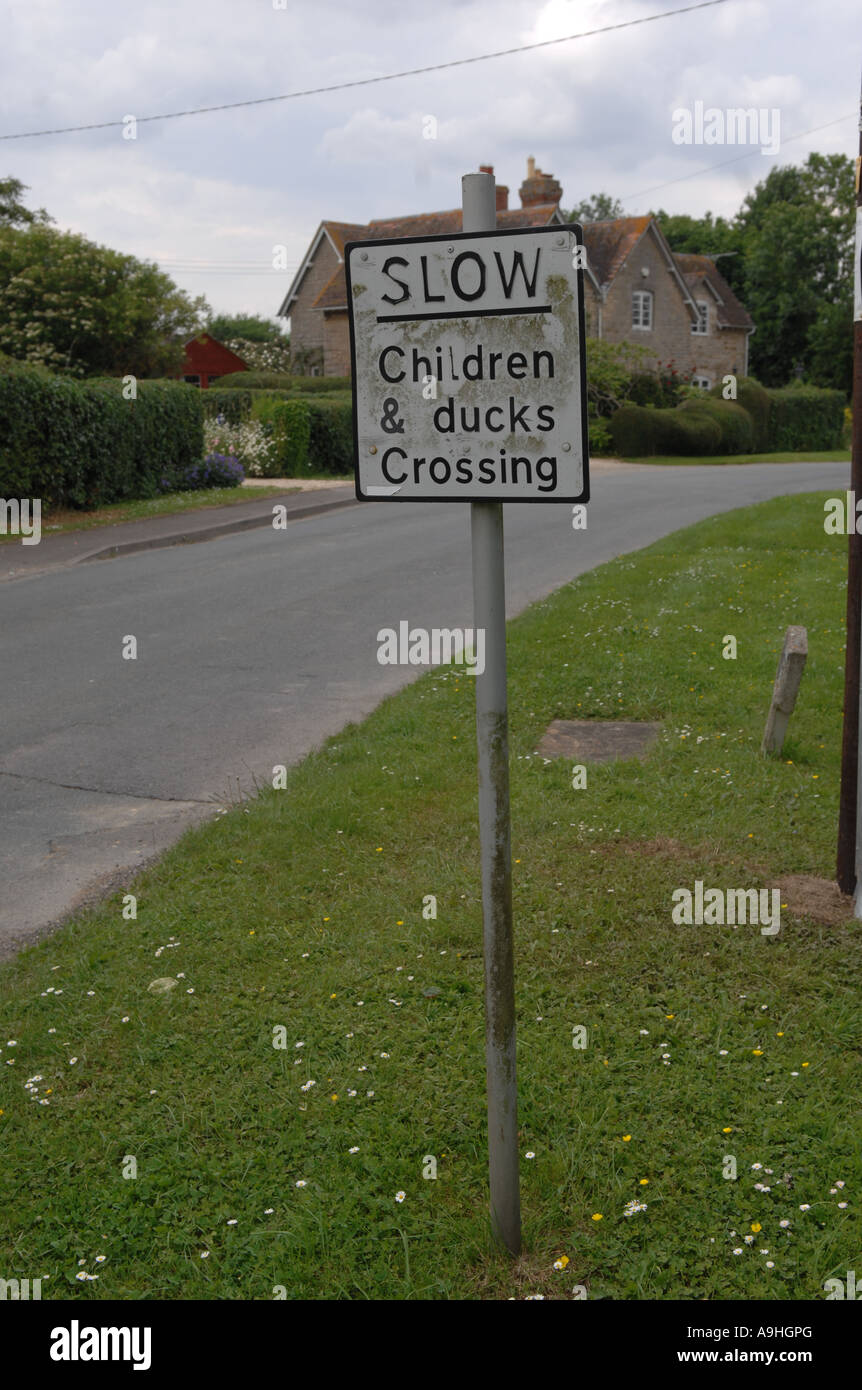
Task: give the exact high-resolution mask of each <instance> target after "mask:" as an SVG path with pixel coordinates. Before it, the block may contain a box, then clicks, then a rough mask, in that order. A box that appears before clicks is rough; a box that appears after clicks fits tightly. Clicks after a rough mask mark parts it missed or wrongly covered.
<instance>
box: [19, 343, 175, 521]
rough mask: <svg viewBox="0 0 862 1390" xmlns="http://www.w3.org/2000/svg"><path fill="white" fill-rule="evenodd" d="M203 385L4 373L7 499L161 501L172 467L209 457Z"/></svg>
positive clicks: (38, 371) (24, 368)
mask: <svg viewBox="0 0 862 1390" xmlns="http://www.w3.org/2000/svg"><path fill="white" fill-rule="evenodd" d="M200 394H201V393H200V391H199V390H198V389H197V387H194V386H186V385H184V384H183V383H181V382H176V381H139V382H138V383H137V398H136V399H135V400H125V399H124V397H123V384H122V381H120V380H119V379H117V378H105V379H98V380H87V381H80V380H77V379H74V378H71V377H59V376H54V375H53V374H52V373H51V372H48V371H46V370H45V369H43V368H38V367H31V366H28V365H26V364H24V363H16V364H14V365H11V366H10V365H9V364H8V363H4V364H3V366H2V367H0V496H6V497H9V496H19V497H27V496H29V497H39V498H41V499H42V502H43V504H44V505H45V506H48V507H50V506H66V507H80V508H87V507H99V506H102V505H104V504H106V503H108V502H116V501H120V500H123V499H130V498H138V497H155V496H156V495H157V493H158V492H159V491H160V490H161V488H162V480H163V478H164V477H165V476H166V475H167V474H168V472H169V471H170V470H171V469H174V468H179V469H186V468H189V467H192V466H194V465H195V464H197V463H199V462H200V459H201V456H202V454H203V411H202V408H201V402H200Z"/></svg>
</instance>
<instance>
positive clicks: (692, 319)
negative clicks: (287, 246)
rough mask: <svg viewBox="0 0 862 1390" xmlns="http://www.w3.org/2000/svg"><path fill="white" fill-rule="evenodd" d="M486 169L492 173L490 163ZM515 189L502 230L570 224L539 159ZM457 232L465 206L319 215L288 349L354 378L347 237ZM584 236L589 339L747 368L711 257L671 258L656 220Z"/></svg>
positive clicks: (717, 368) (503, 192)
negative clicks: (364, 217)
mask: <svg viewBox="0 0 862 1390" xmlns="http://www.w3.org/2000/svg"><path fill="white" fill-rule="evenodd" d="M480 169H481V170H482V171H484V172H486V173H493V172H494V171H493V168H492V167H491V166H489V165H481V166H480ZM518 195H519V199H520V203H521V206H520V207H519V208H510V207H509V189H508V188H507V187H505V185H502V184H498V185H497V226H498V227H500V228H515V227H545V226H549V225H551V224H554V223H562V224H564V223H565V218H564V217H563V215H562V213H561V212H560V200H561V198H562V196H563V190H562V188H561V187H560V184H559V183H558V182H557V180H556V179H555V178H554V177H553V175H551V174H545V173H543V172H542V170H541V169H537V168H536V163H535V160H534V159H532V158H531V159H528V161H527V176H526V178H525V179H524V181H523V183H522V184H521V187H520V189H519V190H518ZM460 231H461V209H460V208H454V209H452V210H450V211H448V212H429V213H418V214H415V215H413V216H407V217H392V218H378V219H376V220H374V221H372V222H368V223H361V224H360V223H349V222H329V221H326V222H321V224H320V226H319V227H318V229H317V231H316V233H315V235H314V238H313V239H312V242H311V245H310V246H309V248H308V252H307V253H306V255H305V257H304V259H303V261H302V264H301V265H300V267H299V270H298V271H297V274H296V276H295V277H294V280H293V283H292V284H291V286H290V289H289V290H288V292H287V294H286V295H285V297H284V300H283V302H282V304H281V306H280V308H279V310H278V313H279V316H280V317H282V318H289V319H290V336H291V347H292V350H293V352H294V353H295V354H298V355H300V358H301V360H304V362H305V364H306V367H305V369H306V370H308V369H310V370H312V371H314V372H320V373H322V374H323V375H325V376H349V375H350V335H349V329H348V316H347V285H346V281H345V276H344V247H345V243H347V242H350V241H372V240H377V239H389V238H397V237H408V236H411V237H415V236H447V235H449V234H451V233H452V232H460ZM584 242H585V245H586V252H587V269H586V271H585V274H584V303H585V310H586V318H587V335H588V336H589V337H593V338H602V339H605V340H606V341H607V342H611V343H621V342H631V343H640V344H642V345H643V346H644V347H645V348H646V349H647V350H648V354H649V356H648V358H647V362H646V365H651V366H654V367H659V366H664V365H666V364H667V363H669V362H673V365H674V366H675V368H676V370H677V371H678V372H680V373H681V374H685V373H691V375H692V378H693V380H694V381H695V383H696V384H698V385H701V386H705V387H709V386H713V385H715V383H716V382H717V381H719V380H720V379H721V378H722V377H723V376H725V375H727V374H729V373H732V374H733V375H735V376H745V375H747V373H748V340H749V338H750V336H751V334H752V333H753V332H754V324H753V322H752V320H751V318H750V316H749V315H748V313H747V312H746V310H745V309H744V307H743V306H742V304H740V302H739V300H738V299H737V298H736V296H735V295H734V293H733V291H732V290H731V288H730V286H729V285H728V284H727V281H726V280H725V279H724V277H723V276H722V275H721V273H720V272H719V270H718V269H717V267H716V265H715V263H714V261H712V260H711V259H710V258H709V256H692V255H674V253H673V252H672V251H671V249H670V247H669V246H668V244H667V241H666V240H665V238H664V236H663V235H662V232H661V228H660V227H659V225H658V223H657V222H656V220H655V218H653V217H618V218H614V219H613V220H610V221H607V222H592V223H587V224H586V225H585V227H584Z"/></svg>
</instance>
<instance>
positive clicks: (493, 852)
mask: <svg viewBox="0 0 862 1390" xmlns="http://www.w3.org/2000/svg"><path fill="white" fill-rule="evenodd" d="M461 188H462V209H463V228H464V231H465V232H487V231H489V230H490V229H491V228H492V227H494V226H495V224H496V221H497V212H496V193H495V182H494V176H493V174H465V175H464V178H463V179H462V180H461ZM470 523H471V532H472V539H473V622H474V625H475V627H476V628H478V629H482V628H484V630H485V670H484V671H483V673H482V675H481V676H478V677H477V678H476V742H477V747H478V754H479V852H480V857H481V864H482V918H483V936H484V947H485V1067H486V1072H487V1090H488V1163H489V1174H490V1188H491V1227H492V1229H493V1231H494V1235H495V1236H496V1237H497V1239H498V1240H501V1241H502V1242H503V1244H504V1245H505V1246H506V1248H507V1249H508V1250H510V1251H511V1252H512V1254H513V1255H517V1254H518V1253H519V1252H520V1249H521V1193H520V1187H519V1180H518V1084H517V1076H516V1067H515V956H514V942H513V937H512V846H511V829H510V820H509V714H508V698H507V691H506V577H505V568H504V562H503V504H502V502H471V503H470Z"/></svg>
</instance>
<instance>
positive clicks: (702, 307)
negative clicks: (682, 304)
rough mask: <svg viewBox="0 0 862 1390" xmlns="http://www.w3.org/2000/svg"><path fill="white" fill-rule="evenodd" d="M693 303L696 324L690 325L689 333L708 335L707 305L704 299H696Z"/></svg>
mask: <svg viewBox="0 0 862 1390" xmlns="http://www.w3.org/2000/svg"><path fill="white" fill-rule="evenodd" d="M695 303H696V304H697V323H693V324H692V325H691V331H692V333H699V334H703V333H708V332H709V305H708V303H707V302H706V300H705V299H698V300H696V301H695Z"/></svg>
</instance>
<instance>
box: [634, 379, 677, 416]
mask: <svg viewBox="0 0 862 1390" xmlns="http://www.w3.org/2000/svg"><path fill="white" fill-rule="evenodd" d="M626 399H627V400H629V401H631V403H632V405H654V406H657V407H659V409H669V408H670V407H671V406H675V405H676V404H677V399H678V393H677V388H676V387H675V386H674V385H672V384H671V383H670V382H669V381H668V379H667V378H666V377H660V376H659V375H658V373H657V372H634V373H633V374H632V376H631V378H630V381H629V385H628V392H627V396H626Z"/></svg>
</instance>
